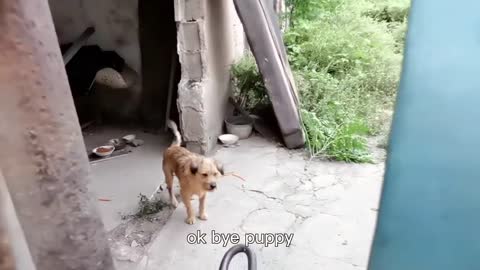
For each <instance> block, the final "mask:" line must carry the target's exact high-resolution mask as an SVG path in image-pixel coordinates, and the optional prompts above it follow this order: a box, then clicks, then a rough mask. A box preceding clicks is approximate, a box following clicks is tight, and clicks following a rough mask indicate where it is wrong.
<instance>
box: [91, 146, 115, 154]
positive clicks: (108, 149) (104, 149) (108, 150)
mask: <svg viewBox="0 0 480 270" xmlns="http://www.w3.org/2000/svg"><path fill="white" fill-rule="evenodd" d="M113 151H115V146H113V145H102V146H99V147H96V148H95V149H93V150H92V152H93V153H94V154H95V155H97V156H99V157H108V156H110V155H111V154H112V153H113Z"/></svg>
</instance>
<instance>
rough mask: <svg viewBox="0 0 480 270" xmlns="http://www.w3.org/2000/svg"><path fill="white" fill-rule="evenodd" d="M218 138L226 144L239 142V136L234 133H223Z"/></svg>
mask: <svg viewBox="0 0 480 270" xmlns="http://www.w3.org/2000/svg"><path fill="white" fill-rule="evenodd" d="M218 139H219V140H220V141H221V142H222V143H223V144H225V145H231V144H234V143H236V142H238V139H239V138H238V136H237V135H233V134H223V135H220V136H218Z"/></svg>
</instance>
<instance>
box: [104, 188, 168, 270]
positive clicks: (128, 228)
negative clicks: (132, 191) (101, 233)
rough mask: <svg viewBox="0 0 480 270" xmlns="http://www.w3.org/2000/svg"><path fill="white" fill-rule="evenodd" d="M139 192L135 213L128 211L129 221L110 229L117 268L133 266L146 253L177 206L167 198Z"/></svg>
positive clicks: (111, 246)
mask: <svg viewBox="0 0 480 270" xmlns="http://www.w3.org/2000/svg"><path fill="white" fill-rule="evenodd" d="M159 197H160V198H157V197H154V198H152V199H151V200H149V199H148V198H147V197H146V196H144V195H140V196H139V205H138V209H137V211H136V212H135V213H132V214H126V215H125V214H124V215H122V217H123V218H124V219H125V222H124V223H123V224H121V225H119V226H117V227H116V228H115V229H113V230H111V231H110V232H109V233H108V241H109V244H110V249H111V251H112V255H113V257H114V259H115V262H116V264H117V269H132V267H133V266H135V265H136V264H137V263H138V262H139V261H140V260H141V259H142V257H143V256H144V255H145V254H146V252H147V251H148V248H149V244H150V243H151V241H152V240H153V239H154V238H155V236H156V235H157V233H159V232H160V231H161V229H162V228H163V226H164V225H165V224H166V223H167V221H168V219H169V218H170V216H171V215H172V213H173V211H174V208H173V207H171V206H169V205H168V204H167V203H166V200H165V199H164V198H162V197H163V196H159Z"/></svg>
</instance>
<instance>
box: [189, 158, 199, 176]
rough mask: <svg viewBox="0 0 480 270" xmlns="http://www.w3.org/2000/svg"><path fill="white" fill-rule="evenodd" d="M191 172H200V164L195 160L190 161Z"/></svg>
mask: <svg viewBox="0 0 480 270" xmlns="http://www.w3.org/2000/svg"><path fill="white" fill-rule="evenodd" d="M190 172H191V173H192V174H196V173H197V172H198V165H197V163H196V162H195V161H192V162H190Z"/></svg>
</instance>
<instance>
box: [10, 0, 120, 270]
mask: <svg viewBox="0 0 480 270" xmlns="http://www.w3.org/2000/svg"><path fill="white" fill-rule="evenodd" d="M0 29H1V31H2V34H1V35H0V169H1V170H2V172H3V176H4V178H5V181H6V184H7V187H8V189H9V191H10V195H11V197H12V201H13V203H14V205H15V209H16V211H17V216H18V220H19V222H20V224H21V226H22V229H23V231H24V234H25V239H26V241H27V243H28V246H29V249H30V253H31V256H32V259H33V262H34V263H35V266H36V269H38V270H57V269H59V270H60V269H62V270H67V269H89V270H94V269H98V270H100V269H101V270H111V269H114V266H113V260H112V257H111V254H110V250H109V247H108V244H107V241H106V234H105V230H104V227H103V224H102V222H101V219H100V217H99V214H98V212H97V209H96V206H95V202H94V201H93V198H92V197H91V196H89V194H88V192H87V181H88V180H89V165H88V160H87V155H86V152H85V147H84V144H83V140H82V135H81V131H80V125H79V122H78V118H77V115H76V113H75V108H74V104H73V100H72V96H71V92H70V89H69V85H68V81H67V76H66V72H65V67H64V64H63V61H62V55H61V52H60V49H59V44H58V41H57V37H56V35H55V29H54V25H53V22H52V18H51V14H50V10H49V6H48V2H47V0H35V1H31V0H15V1H12V0H0Z"/></svg>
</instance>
